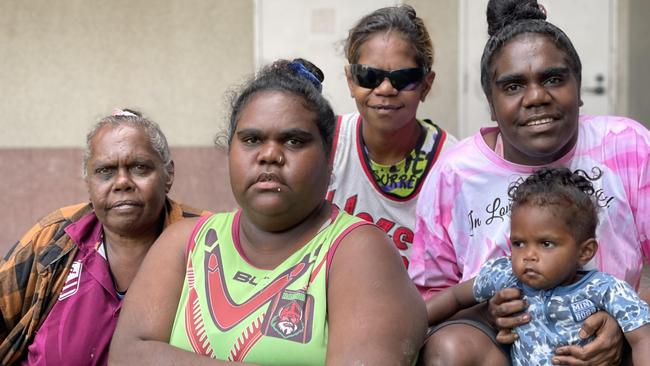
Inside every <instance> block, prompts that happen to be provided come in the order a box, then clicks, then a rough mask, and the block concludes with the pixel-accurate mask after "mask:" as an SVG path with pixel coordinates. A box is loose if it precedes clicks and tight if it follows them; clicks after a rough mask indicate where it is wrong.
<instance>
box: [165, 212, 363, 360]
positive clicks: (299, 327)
mask: <svg viewBox="0 0 650 366" xmlns="http://www.w3.org/2000/svg"><path fill="white" fill-rule="evenodd" d="M240 215H241V211H237V212H231V213H220V214H215V215H213V216H211V217H209V218H207V220H206V221H205V222H199V223H198V224H197V227H196V228H195V232H196V234H195V235H194V234H193V235H192V237H193V240H191V241H190V244H189V245H188V248H187V253H186V254H187V265H186V276H185V280H184V283H183V292H182V294H181V298H180V300H179V307H178V310H177V312H176V318H175V320H174V326H173V329H172V333H171V336H170V340H169V343H170V344H171V345H173V346H175V347H179V348H182V349H185V350H187V351H192V352H195V353H198V354H202V355H205V356H209V357H212V358H216V359H219V360H227V361H230V362H247V363H256V364H262V363H263V364H264V365H303V366H304V365H323V364H325V354H326V352H327V339H328V338H327V334H328V321H327V275H328V270H329V265H330V263H331V260H332V258H333V257H334V253H335V251H336V249H337V247H338V245H339V243H340V242H341V241H342V240H343V238H345V236H346V235H348V234H349V233H350V232H351V231H353V230H354V229H356V228H358V227H359V226H362V225H370V223H368V222H367V221H363V220H361V219H359V218H356V217H353V216H350V215H348V214H346V213H344V212H341V211H338V210H333V211H332V217H331V219H330V220H329V222H328V223H326V224H325V225H323V227H322V228H321V229H320V231H319V232H318V233H316V234H315V235H314V237H313V238H311V240H309V242H307V243H306V244H305V245H304V246H302V247H300V248H299V249H297V250H296V251H295V252H294V253H293V254H291V255H290V256H289V257H287V258H286V259H285V260H284V261H283V262H282V263H280V264H278V265H277V266H276V267H275V268H273V269H262V268H259V267H256V266H254V265H253V264H251V263H250V262H249V261H248V259H247V257H246V254H245V253H244V251H243V250H242V247H241V242H240V239H239V219H240Z"/></svg>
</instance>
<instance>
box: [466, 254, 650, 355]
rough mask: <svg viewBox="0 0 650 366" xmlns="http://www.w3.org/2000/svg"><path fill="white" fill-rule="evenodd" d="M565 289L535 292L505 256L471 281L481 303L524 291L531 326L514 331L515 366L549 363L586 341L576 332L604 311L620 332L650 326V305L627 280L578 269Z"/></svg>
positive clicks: (487, 264)
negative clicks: (499, 294)
mask: <svg viewBox="0 0 650 366" xmlns="http://www.w3.org/2000/svg"><path fill="white" fill-rule="evenodd" d="M581 272H582V277H581V278H580V280H578V281H577V282H575V283H573V284H570V285H568V286H558V287H555V288H552V289H546V290H537V289H534V288H531V287H529V286H526V285H525V284H523V283H522V282H521V281H519V280H518V279H517V278H516V277H515V275H514V274H513V272H512V262H511V261H510V258H509V257H499V258H494V259H491V260H489V261H488V262H487V263H486V264H485V265H483V267H482V268H481V270H480V272H479V274H478V276H477V277H476V279H475V280H474V297H475V298H476V300H477V301H479V302H482V301H485V300H487V299H489V298H490V297H492V296H493V295H494V294H495V293H496V292H497V291H499V290H500V289H503V288H506V287H517V288H520V289H522V290H523V292H524V296H525V298H526V300H527V301H528V304H529V306H528V313H529V314H530V315H531V320H530V322H529V323H527V324H524V325H522V326H520V327H517V328H515V331H516V332H517V335H518V336H519V337H518V339H517V341H516V342H515V343H514V344H513V346H512V348H511V352H510V356H511V358H512V364H513V365H515V366H516V365H551V357H552V356H553V355H554V353H555V349H556V348H557V347H560V346H564V345H571V344H583V343H587V342H589V341H590V340H587V342H584V341H582V340H581V339H580V337H579V336H578V332H579V331H580V328H581V327H582V322H583V321H584V320H585V319H586V318H587V317H589V316H590V315H591V314H593V313H595V312H597V311H599V310H604V311H607V312H608V313H609V314H610V315H611V316H612V317H614V318H615V319H616V321H617V322H618V324H619V326H620V327H621V329H622V330H623V332H630V331H633V330H635V329H637V328H639V327H640V326H642V325H645V324H648V323H650V314H649V309H648V304H646V303H645V302H644V301H643V300H641V299H640V298H639V296H638V294H637V293H636V292H635V291H634V290H633V289H632V287H630V285H628V284H627V283H626V282H624V281H621V280H619V279H617V278H615V277H613V276H611V275H609V274H607V273H604V272H599V271H595V270H592V271H581Z"/></svg>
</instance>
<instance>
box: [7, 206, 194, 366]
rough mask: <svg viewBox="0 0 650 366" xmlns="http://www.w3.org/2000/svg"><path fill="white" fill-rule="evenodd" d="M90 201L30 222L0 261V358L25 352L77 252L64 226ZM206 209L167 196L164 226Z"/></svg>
mask: <svg viewBox="0 0 650 366" xmlns="http://www.w3.org/2000/svg"><path fill="white" fill-rule="evenodd" d="M90 212H92V207H91V205H90V204H88V203H82V204H77V205H74V206H68V207H64V208H61V209H58V210H56V211H54V212H52V213H51V214H49V215H47V216H45V217H44V218H42V219H41V220H40V221H39V222H38V223H37V224H36V225H34V226H33V227H32V228H31V229H30V230H29V231H28V232H27V233H26V234H25V235H24V236H23V237H22V239H20V241H19V242H18V243H16V245H14V247H13V248H11V249H10V250H9V252H8V253H7V255H6V256H5V258H4V259H3V260H2V261H1V262H0V312H1V313H2V317H0V364H1V365H8V364H12V363H14V362H16V361H19V360H20V359H22V358H24V356H25V353H26V349H27V347H28V346H29V345H30V344H31V342H32V341H33V339H34V335H35V333H36V331H37V330H38V328H39V327H40V326H41V324H42V323H43V321H44V319H45V317H46V316H47V314H48V312H49V311H50V310H51V309H52V307H53V306H54V304H55V303H56V301H57V299H58V298H59V294H60V293H61V290H62V288H63V286H64V283H65V281H66V279H67V277H68V272H69V270H70V269H71V268H72V266H73V262H74V259H75V256H76V255H77V252H78V247H77V244H76V243H75V242H74V241H73V240H72V238H71V237H70V236H69V235H68V234H67V233H66V232H65V228H66V227H68V226H69V225H70V224H72V223H74V222H77V221H78V220H80V219H81V218H82V217H84V216H86V215H87V214H88V213H90ZM202 213H206V212H205V211H203V212H202V211H200V210H196V209H194V208H191V207H189V206H185V205H183V204H179V203H176V202H174V201H172V200H170V199H167V202H166V204H165V227H166V226H168V225H170V224H172V223H174V222H176V221H178V220H180V219H182V218H183V217H194V216H198V215H201V214H202Z"/></svg>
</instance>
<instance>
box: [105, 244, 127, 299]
mask: <svg viewBox="0 0 650 366" xmlns="http://www.w3.org/2000/svg"><path fill="white" fill-rule="evenodd" d="M101 249H102V252H103V253H101V254H104V259H106V264H107V265H108V273H109V274H110V275H111V280H112V281H113V288H114V289H115V294H116V295H117V297H118V298H119V299H120V300H121V299H124V296H126V292H127V291H128V290H129V288H128V287H127V288H126V289H124V291H120V290H119V289H118V288H117V280H115V275H114V274H113V269H112V268H111V261H110V260H109V259H108V246H107V245H106V241H105V240H104V238H103V236H102V242H101Z"/></svg>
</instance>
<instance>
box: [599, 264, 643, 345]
mask: <svg viewBox="0 0 650 366" xmlns="http://www.w3.org/2000/svg"><path fill="white" fill-rule="evenodd" d="M608 277H609V278H610V281H611V284H610V285H609V286H607V288H606V290H605V291H606V292H605V295H604V296H603V302H604V303H603V307H604V308H605V310H606V311H607V312H608V313H609V314H610V315H611V316H613V317H614V318H615V319H616V321H617V322H618V324H619V326H620V327H621V329H622V330H623V332H624V333H627V332H630V331H633V330H635V329H637V328H638V327H640V326H642V325H645V324H648V323H650V312H649V308H648V304H647V303H646V302H645V301H643V300H642V299H641V298H640V297H639V295H638V294H637V293H636V291H634V289H633V288H632V287H631V286H630V285H629V284H627V283H626V282H624V281H621V280H618V279H616V278H615V277H613V276H608Z"/></svg>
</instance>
